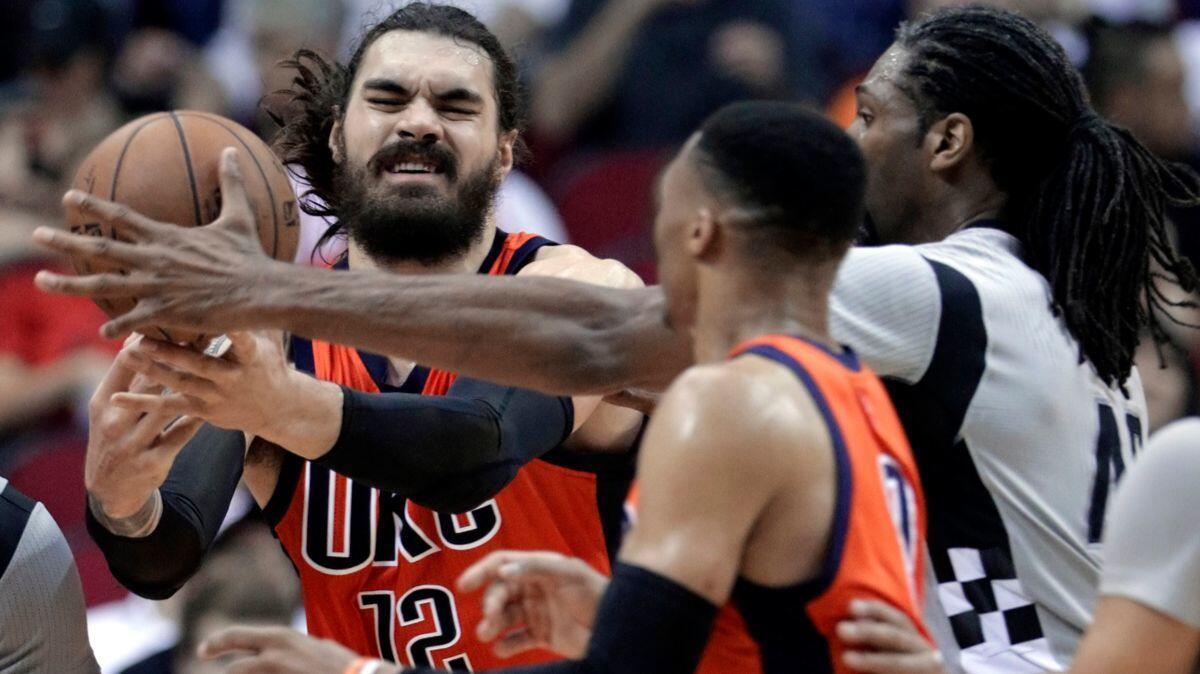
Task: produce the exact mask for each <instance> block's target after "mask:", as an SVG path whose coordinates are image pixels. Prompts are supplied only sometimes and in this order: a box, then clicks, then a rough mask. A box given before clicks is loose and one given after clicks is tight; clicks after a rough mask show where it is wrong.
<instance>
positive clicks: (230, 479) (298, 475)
mask: <svg viewBox="0 0 1200 674" xmlns="http://www.w3.org/2000/svg"><path fill="white" fill-rule="evenodd" d="M293 65H294V66H295V67H296V68H297V70H298V71H299V72H300V73H301V75H300V77H299V78H298V84H297V86H298V87H299V88H298V90H297V91H296V96H295V100H294V103H295V104H296V106H298V107H296V108H293V109H290V111H289V116H288V117H287V118H286V119H285V124H284V130H283V137H282V141H281V144H280V146H281V147H282V148H283V152H284V154H285V156H288V157H290V158H292V159H296V160H299V161H301V162H302V163H303V167H304V169H305V171H306V174H307V176H308V178H309V181H310V183H311V184H312V185H313V187H314V191H315V192H316V194H315V195H314V196H316V197H317V198H319V200H320V201H321V202H322V203H324V204H325V205H327V206H328V210H329V213H331V214H334V215H336V216H337V217H338V219H339V223H340V224H339V225H338V226H339V227H344V228H345V230H346V232H347V234H348V243H349V253H348V255H347V256H346V258H345V259H343V260H341V261H340V262H339V263H338V264H337V265H335V267H336V268H338V269H343V268H348V269H357V270H361V269H377V270H381V271H387V272H396V273H400V272H402V273H408V274H429V275H432V274H443V275H444V274H473V273H478V274H488V275H494V276H501V275H509V276H530V275H550V276H556V277H562V278H570V279H575V280H579V281H585V282H589V283H598V284H603V285H608V286H610V287H631V286H636V285H638V284H639V282H638V280H637V278H636V277H635V276H634V275H633V274H632V273H631V272H629V271H628V270H627V269H625V268H624V267H622V266H620V265H619V264H617V263H615V262H611V261H602V260H597V259H595V258H593V257H591V256H589V255H588V254H586V253H585V252H583V251H582V250H580V249H578V248H573V247H568V246H556V245H554V244H553V243H552V242H549V241H546V240H545V239H542V238H540V237H536V236H532V235H525V234H520V233H506V232H503V231H499V230H497V228H496V226H495V224H494V222H493V219H492V207H493V205H494V204H493V198H494V196H495V193H496V189H497V187H498V185H499V183H500V181H501V179H502V178H503V177H504V175H505V174H506V173H507V172H508V171H509V169H511V168H512V166H513V162H514V157H515V155H516V154H517V151H518V134H519V128H520V116H519V108H518V100H519V92H518V91H517V79H516V69H515V66H514V64H513V62H512V60H511V59H510V58H509V57H508V56H507V55H506V54H505V53H504V51H503V50H502V48H501V47H500V45H499V43H498V42H497V40H496V38H495V36H493V35H492V34H491V33H489V32H488V31H487V30H486V29H485V28H484V27H483V26H482V25H481V24H480V23H479V22H478V21H476V20H475V19H474V18H473V17H472V16H471V15H469V14H467V13H465V12H463V11H461V10H458V9H455V8H452V7H448V6H438V5H427V4H421V3H417V4H413V5H409V6H407V7H405V8H403V9H401V10H399V11H397V12H396V13H394V14H392V15H391V16H389V17H388V18H387V19H385V20H384V21H383V22H381V23H380V24H378V25H376V26H374V27H373V28H371V29H370V30H369V31H368V32H367V34H366V36H365V38H364V39H363V41H362V43H361V45H360V46H359V48H358V50H357V51H356V52H355V54H354V56H353V58H352V59H351V61H350V63H349V65H348V66H345V67H343V66H340V65H334V64H329V63H326V62H325V61H323V60H320V57H318V56H317V55H315V54H311V53H307V52H306V53H302V54H300V55H299V56H298V57H297V60H296V61H295V62H294V63H293ZM225 160H226V161H227V162H228V161H230V160H231V159H230V157H229V156H226V157H225ZM228 175H229V174H228V171H226V176H227V177H228ZM223 190H224V195H225V197H226V199H233V200H234V201H238V200H239V199H238V195H237V194H236V188H235V187H233V186H232V185H231V184H230V183H229V182H227V183H226V184H225V185H224V186H223ZM347 273H349V272H347ZM452 310H453V307H449V306H447V307H446V311H452ZM230 341H231V344H232V346H231V348H230V349H229V350H228V352H227V353H226V354H225V357H223V358H213V357H209V356H206V355H204V354H200V353H195V352H192V351H188V350H186V349H183V348H179V347H175V346H173V345H170V344H166V343H152V342H150V341H149V340H141V339H134V340H131V341H130V342H129V343H128V344H127V346H126V347H125V349H124V350H123V351H122V352H121V354H120V356H119V358H118V359H117V363H116V365H115V366H114V368H113V371H112V372H111V373H110V381H109V383H112V382H115V381H131V380H132V379H131V378H130V376H129V373H130V372H137V373H140V374H141V375H143V376H144V377H146V378H149V379H150V380H151V381H153V382H154V383H156V384H157V385H159V386H160V387H161V386H165V387H169V389H170V391H171V393H167V394H164V393H161V389H159V390H149V391H147V390H127V391H125V392H123V393H121V394H119V395H116V396H112V397H110V398H106V399H105V400H101V401H98V402H97V405H95V406H94V407H93V419H92V421H93V424H92V428H91V434H92V438H91V443H90V447H89V456H88V475H87V478H88V479H87V487H88V491H89V497H90V502H91V507H90V513H91V514H90V520H89V525H90V531H91V532H92V534H93V536H94V537H95V538H96V540H97V541H98V542H99V543H100V545H101V547H102V549H103V550H104V551H105V554H106V556H107V558H108V560H109V563H110V566H111V568H112V569H113V571H114V574H115V575H116V576H117V577H118V578H119V579H120V580H121V581H122V582H124V583H125V584H126V585H127V586H129V587H130V588H131V589H134V590H135V591H138V592H140V593H141V594H145V595H148V596H164V595H168V594H170V593H171V592H173V591H174V590H175V589H176V588H178V586H179V585H180V584H182V582H183V581H184V580H186V578H187V576H188V575H190V573H191V572H192V571H193V570H194V569H195V568H196V566H197V565H198V563H199V560H200V559H201V557H202V555H203V552H204V550H205V548H206V547H207V545H208V543H209V542H210V541H211V540H212V536H213V534H214V533H215V527H216V525H217V524H218V523H219V522H220V521H221V518H222V515H223V513H224V511H225V508H226V506H227V504H228V498H229V496H230V493H231V491H232V489H233V488H234V486H235V485H236V483H237V478H238V475H239V473H241V472H242V471H241V468H242V467H243V465H244V475H243V477H244V480H245V482H246V484H247V485H248V486H249V488H250V491H251V493H252V494H253V496H254V497H255V499H256V500H257V501H258V503H259V505H260V506H262V507H263V509H264V512H265V514H266V516H267V519H268V520H269V522H270V523H271V525H272V526H273V527H274V531H275V534H276V535H277V536H278V538H279V540H280V542H281V543H282V545H283V547H284V549H285V550H286V552H287V553H288V555H289V556H290V557H291V559H292V562H293V563H294V565H295V567H296V569H297V570H298V571H299V574H300V578H301V583H302V586H303V594H304V603H305V609H306V615H307V623H308V629H309V630H310V631H311V632H312V633H313V634H317V635H320V636H324V637H327V638H332V639H336V640H337V641H338V642H340V643H342V644H345V645H347V646H348V647H350V648H353V649H354V650H356V651H357V652H359V653H362V654H364V655H370V656H372V657H380V658H384V659H386V660H391V661H396V662H402V663H405V664H408V665H420V666H431V667H440V668H447V669H464V670H470V669H475V668H481V667H489V666H494V665H496V664H499V663H498V661H497V659H496V657H495V655H494V654H493V653H492V651H491V648H490V647H486V646H484V645H483V644H482V643H481V642H480V641H479V640H478V639H477V638H476V637H475V624H476V623H477V622H478V620H479V607H478V605H477V604H476V603H474V602H463V601H461V600H460V599H459V598H458V597H457V596H456V594H455V591H454V580H455V578H456V577H457V576H458V575H459V574H460V573H461V572H462V570H463V569H465V568H467V567H468V566H470V565H471V564H472V563H473V562H475V561H477V560H478V559H479V558H480V557H482V556H483V555H486V554H487V553H488V552H489V551H490V550H497V549H501V548H512V547H516V548H527V549H539V548H549V549H554V550H558V551H561V552H562V553H564V554H570V555H574V556H578V557H581V558H583V559H586V560H587V561H588V563H589V564H591V565H592V566H593V567H594V568H596V569H597V570H600V571H602V572H607V571H608V569H609V558H610V548H612V549H613V550H615V541H616V537H617V535H618V534H619V527H620V522H619V517H620V514H621V499H622V498H623V495H624V491H625V487H626V485H627V482H628V477H629V475H630V471H631V464H630V461H631V457H630V456H629V455H628V451H627V450H629V449H630V448H631V446H632V445H633V442H634V440H635V438H636V436H637V434H638V432H639V430H640V427H641V424H642V417H641V415H640V414H638V413H636V412H633V411H631V410H628V409H624V408H616V407H612V406H610V405H606V404H602V403H601V402H600V400H599V399H598V398H595V397H590V398H589V397H574V398H566V397H557V396H551V395H545V394H541V393H535V392H532V391H528V390H524V389H517V388H512V387H507V386H500V385H496V384H491V383H488V382H483V381H477V380H471V379H467V378H460V377H457V376H456V375H455V374H454V373H452V372H447V371H444V370H438V369H431V368H427V367H423V366H420V365H415V364H413V363H408V362H403V361H398V360H395V359H388V358H385V357H382V356H378V355H376V354H371V353H367V352H363V351H358V350H356V349H353V348H350V347H345V346H341V345H338V344H332V343H328V342H323V341H317V340H313V341H309V340H303V339H298V338H297V339H293V340H291V344H290V358H291V360H292V361H293V362H294V364H295V366H296V368H297V369H293V368H291V367H289V365H288V363H287V358H286V357H285V352H284V348H283V345H282V342H281V340H279V339H278V338H272V337H270V336H265V335H251V334H245V333H242V334H235V335H232V336H231V339H230ZM178 417H183V418H185V419H203V420H205V421H207V422H208V423H209V426H208V427H206V428H205V429H204V430H201V431H200V433H199V434H198V435H197V436H196V437H195V438H193V439H192V440H191V442H190V443H189V444H188V445H187V446H185V447H183V448H182V450H179V449H178V445H176V446H174V447H166V446H165V445H167V444H169V443H167V442H165V439H166V438H165V436H164V437H162V438H160V432H162V431H163V429H164V428H166V427H167V425H168V424H169V423H171V422H170V421H169V420H171V419H176V418H178ZM181 423H185V422H175V425H174V426H172V427H171V428H175V429H177V428H179V427H180V424H181ZM221 429H235V430H234V431H232V432H231V431H224V430H221ZM243 434H244V435H245V437H247V438H252V439H254V442H253V444H252V446H251V448H250V451H249V453H248V454H247V455H246V457H245V460H244V464H243V458H242V452H243V449H244V445H243V440H242V437H241V436H242V435H243ZM178 435H179V434H178V433H174V434H172V435H171V438H170V439H171V440H172V441H178V440H179V438H178V437H176V436H178ZM605 454H616V456H605ZM554 657H555V656H554V655H553V654H552V653H550V652H548V651H541V652H531V653H528V654H526V655H525V656H523V659H524V660H526V661H527V662H530V663H534V662H542V661H545V660H547V659H552V658H554Z"/></svg>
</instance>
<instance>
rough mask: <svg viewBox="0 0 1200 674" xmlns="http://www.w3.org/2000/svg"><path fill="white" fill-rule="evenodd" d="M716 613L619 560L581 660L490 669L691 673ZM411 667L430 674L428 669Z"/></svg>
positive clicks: (552, 673) (548, 673)
mask: <svg viewBox="0 0 1200 674" xmlns="http://www.w3.org/2000/svg"><path fill="white" fill-rule="evenodd" d="M716 616H717V607H716V606H714V605H713V604H712V603H711V602H709V601H708V600H707V599H705V598H704V597H701V596H700V595H698V594H696V593H695V592H692V591H691V590H689V589H687V588H686V587H684V586H682V585H680V584H679V583H676V582H675V581H673V580H671V579H669V578H666V577H664V576H660V575H658V574H657V573H654V572H653V571H647V570H646V569H643V568H641V567H639V566H633V565H631V564H618V565H617V567H616V569H614V571H613V577H612V582H611V583H609V585H608V589H607V590H605V592H604V597H603V598H602V599H601V600H600V607H599V609H597V611H596V620H595V622H594V623H593V624H594V625H595V628H594V629H593V630H592V639H591V641H590V642H589V643H588V650H587V655H585V656H584V658H583V659H582V660H568V661H565V662H554V663H550V664H546V665H533V666H529V667H506V668H504V669H500V670H492V671H494V672H496V674H647V672H653V673H654V674H691V673H692V672H694V671H696V667H697V666H698V665H699V664H700V659H701V658H702V657H703V655H704V646H705V645H706V644H707V643H708V635H709V632H711V631H712V625H713V621H714V620H715V619H716ZM404 671H405V672H406V673H407V672H409V671H410V670H404ZM411 671H412V672H414V674H433V670H425V669H415V670H411Z"/></svg>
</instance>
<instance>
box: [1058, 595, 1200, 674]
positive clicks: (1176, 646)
mask: <svg viewBox="0 0 1200 674" xmlns="http://www.w3.org/2000/svg"><path fill="white" fill-rule="evenodd" d="M1181 589H1182V588H1181ZM1198 654H1200V630H1198V629H1196V628H1195V627H1192V626H1191V625H1188V624H1187V623H1183V622H1180V621H1178V620H1176V619H1175V618H1172V617H1171V616H1168V615H1167V614H1165V613H1162V612H1160V611H1156V610H1154V609H1152V608H1150V607H1148V606H1146V605H1145V604H1141V603H1139V602H1136V601H1134V600H1132V599H1128V598H1125V597H1119V596H1103V597H1101V598H1100V601H1099V603H1098V604H1097V605H1096V614H1095V619H1094V620H1093V621H1092V626H1091V627H1090V628H1088V631H1087V633H1086V634H1085V635H1084V637H1083V641H1082V642H1080V644H1079V651H1078V652H1077V653H1076V655H1075V662H1074V664H1072V665H1071V671H1072V672H1078V673H1079V674H1083V673H1084V672H1086V673H1087V674H1125V673H1126V672H1138V674H1190V672H1192V671H1194V668H1195V667H1196V663H1197V655H1198Z"/></svg>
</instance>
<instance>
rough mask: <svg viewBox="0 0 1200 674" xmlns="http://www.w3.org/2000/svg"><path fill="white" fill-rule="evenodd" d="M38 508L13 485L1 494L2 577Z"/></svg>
mask: <svg viewBox="0 0 1200 674" xmlns="http://www.w3.org/2000/svg"><path fill="white" fill-rule="evenodd" d="M36 506H37V504H36V503H34V502H33V501H32V500H30V499H29V497H28V496H26V495H24V494H22V493H21V492H19V491H17V490H16V489H14V488H13V486H12V484H8V485H6V486H5V487H4V491H2V492H0V577H3V576H4V573H5V572H6V571H8V565H9V563H11V562H12V558H13V555H15V554H16V553H17V546H18V545H20V544H21V537H22V536H24V535H25V525H27V524H29V516H30V514H32V513H33V509H34V508H35V507H36Z"/></svg>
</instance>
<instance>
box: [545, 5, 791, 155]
mask: <svg viewBox="0 0 1200 674" xmlns="http://www.w3.org/2000/svg"><path fill="white" fill-rule="evenodd" d="M793 16H794V14H793V4H792V2H791V1H790V0H759V1H758V2H753V3H751V2H742V1H740V0H572V2H571V6H570V10H569V11H568V13H567V17H566V19H565V20H564V22H563V24H562V25H561V26H560V27H559V29H558V30H557V31H556V35H555V37H554V39H553V42H554V46H555V47H556V48H557V49H556V51H557V53H556V54H555V55H554V56H552V57H551V58H550V59H549V60H548V62H547V63H546V66H545V68H544V70H543V71H542V72H541V73H540V74H539V77H538V78H537V80H536V81H535V82H534V86H533V96H532V104H533V130H534V132H535V134H536V136H537V137H538V138H542V139H545V140H547V141H549V142H551V143H554V144H559V143H566V142H569V141H572V140H574V141H575V142H576V143H577V144H578V145H582V146H585V147H588V148H593V147H599V148H608V149H619V148H637V147H664V146H669V145H673V144H675V143H679V142H681V141H683V140H684V139H685V138H686V137H687V136H688V134H690V133H691V131H692V130H693V129H694V128H695V127H696V125H697V124H698V123H699V122H700V121H701V120H702V119H703V118H704V117H705V116H706V115H707V114H708V113H710V112H712V111H713V110H715V109H716V108H718V107H720V106H721V105H722V104H724V103H727V102H729V101H732V100H737V99H742V98H793V97H810V98H811V97H812V96H813V94H814V93H815V91H814V88H812V87H809V88H807V89H805V88H803V87H801V86H799V85H798V82H801V81H804V80H805V75H806V74H807V73H811V72H813V58H814V54H813V53H812V52H811V51H810V49H811V48H812V45H801V44H797V41H795V40H792V39H791V31H790V30H789V28H790V27H791V26H792V25H793V21H792V17H793Z"/></svg>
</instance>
